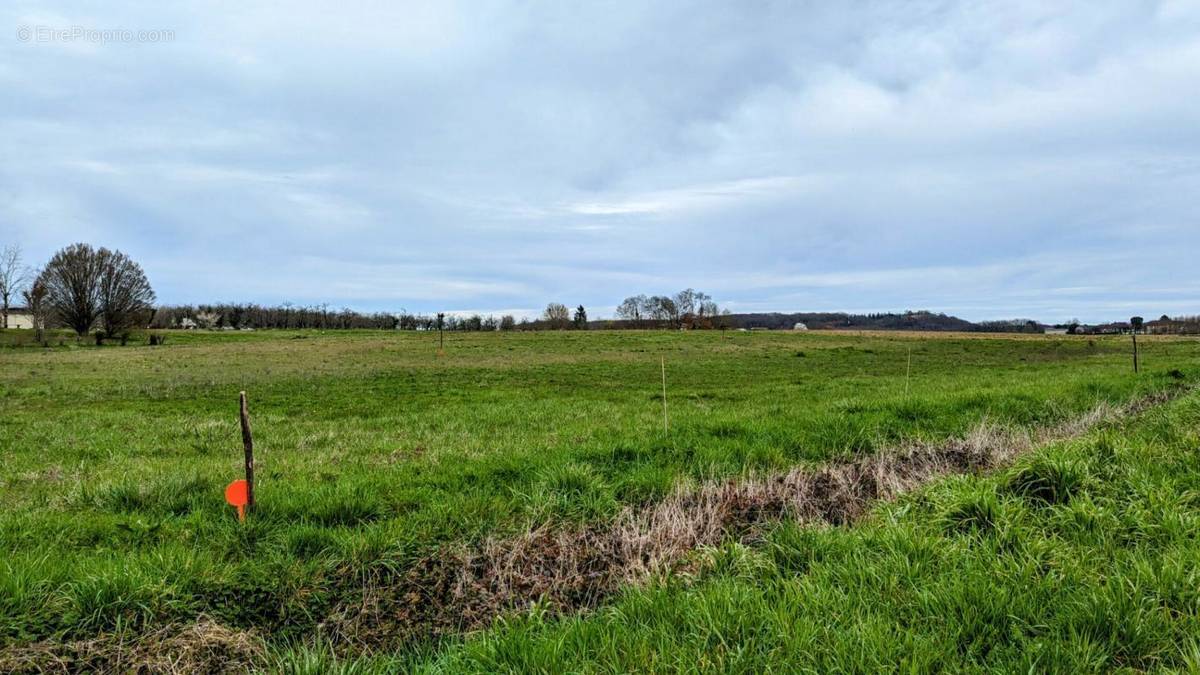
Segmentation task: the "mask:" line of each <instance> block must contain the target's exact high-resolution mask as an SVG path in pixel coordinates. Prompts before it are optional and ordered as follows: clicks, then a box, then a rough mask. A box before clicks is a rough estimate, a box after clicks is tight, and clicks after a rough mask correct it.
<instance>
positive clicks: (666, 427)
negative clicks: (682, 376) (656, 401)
mask: <svg viewBox="0 0 1200 675" xmlns="http://www.w3.org/2000/svg"><path fill="white" fill-rule="evenodd" d="M659 358H660V359H661V364H662V385H663V433H665V434H669V433H671V427H670V426H669V425H668V423H667V357H665V356H662V357H659Z"/></svg>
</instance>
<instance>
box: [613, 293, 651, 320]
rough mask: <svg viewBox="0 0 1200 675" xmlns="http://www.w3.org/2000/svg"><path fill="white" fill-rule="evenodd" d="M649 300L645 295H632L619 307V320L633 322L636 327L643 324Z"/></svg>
mask: <svg viewBox="0 0 1200 675" xmlns="http://www.w3.org/2000/svg"><path fill="white" fill-rule="evenodd" d="M648 302H649V299H648V298H647V297H646V296H644V295H631V296H629V297H628V298H625V299H624V300H623V301H621V304H620V305H619V306H618V307H617V318H620V319H624V320H626V321H632V322H633V324H634V326H636V325H638V324H639V323H641V321H642V318H643V311H644V310H645V308H646V304H647V303H648Z"/></svg>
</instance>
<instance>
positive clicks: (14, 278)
mask: <svg viewBox="0 0 1200 675" xmlns="http://www.w3.org/2000/svg"><path fill="white" fill-rule="evenodd" d="M28 283H29V270H28V269H26V267H25V265H24V264H22V262H21V247H20V246H16V245H11V246H5V247H4V248H2V249H0V328H8V310H9V309H10V308H11V307H12V299H13V298H17V297H20V296H21V292H22V291H24V290H25V285H26V284H28Z"/></svg>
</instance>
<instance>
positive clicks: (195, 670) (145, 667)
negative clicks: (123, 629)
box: [0, 617, 264, 675]
mask: <svg viewBox="0 0 1200 675" xmlns="http://www.w3.org/2000/svg"><path fill="white" fill-rule="evenodd" d="M263 653H264V650H263V645H262V642H261V641H260V640H259V638H258V637H257V636H256V635H255V634H254V633H252V632H246V631H237V630H232V629H230V628H226V627H225V626H222V625H221V624H219V623H217V622H215V621H211V620H209V619H206V618H203V617H202V618H200V619H199V620H197V621H196V622H195V623H192V624H188V625H184V626H180V625H172V626H167V627H164V628H162V629H160V630H157V631H155V632H153V633H146V634H143V635H138V636H136V637H128V636H123V635H115V634H113V635H98V636H96V637H95V638H93V639H90V640H79V641H74V642H38V643H34V644H30V645H18V646H11V647H5V648H3V649H0V672H5V673H96V672H101V673H177V674H179V675H192V674H196V675H199V674H201V673H245V672H248V671H250V670H251V669H252V668H253V667H254V664H255V663H258V662H260V661H261V658H262V656H263Z"/></svg>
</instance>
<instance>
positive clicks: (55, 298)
mask: <svg viewBox="0 0 1200 675" xmlns="http://www.w3.org/2000/svg"><path fill="white" fill-rule="evenodd" d="M100 262H101V261H100V256H99V254H98V253H97V251H96V250H95V249H93V248H92V247H91V246H89V245H87V244H72V245H71V246H68V247H66V248H64V249H62V250H61V251H59V252H58V253H55V254H54V257H53V258H51V259H50V262H48V263H46V268H45V269H44V270H42V274H41V276H40V277H38V280H39V281H41V282H42V283H43V284H44V285H45V287H46V306H47V308H48V309H49V311H50V314H51V315H52V316H53V317H54V319H55V320H56V321H58V322H59V323H61V324H63V325H65V326H69V327H70V328H72V329H74V331H75V332H76V333H77V334H79V335H84V334H86V333H87V332H88V331H90V330H91V329H92V324H94V323H96V318H97V317H98V316H100V275H101V273H102V270H101V264H100Z"/></svg>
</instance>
